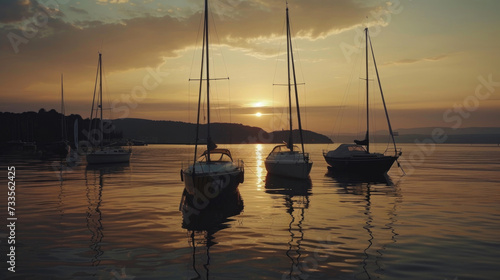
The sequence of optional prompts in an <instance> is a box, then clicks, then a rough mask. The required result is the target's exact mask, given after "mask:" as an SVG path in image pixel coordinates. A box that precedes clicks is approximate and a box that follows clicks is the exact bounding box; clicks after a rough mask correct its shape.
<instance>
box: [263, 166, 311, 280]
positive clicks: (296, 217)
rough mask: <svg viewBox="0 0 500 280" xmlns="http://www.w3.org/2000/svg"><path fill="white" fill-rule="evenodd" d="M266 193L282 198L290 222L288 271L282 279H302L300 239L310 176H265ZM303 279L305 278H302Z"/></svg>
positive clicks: (307, 206)
mask: <svg viewBox="0 0 500 280" xmlns="http://www.w3.org/2000/svg"><path fill="white" fill-rule="evenodd" d="M265 187H266V193H269V194H278V195H280V196H273V198H280V197H282V198H284V200H285V203H284V205H285V207H286V209H287V211H286V212H287V213H288V214H289V215H290V223H289V224H288V232H289V233H290V241H288V250H287V251H286V256H287V257H288V258H289V259H290V262H291V263H290V272H289V273H285V274H284V275H283V277H282V279H303V278H301V277H302V276H304V275H307V274H304V273H305V272H304V271H303V270H304V269H307V265H304V264H303V263H302V262H303V259H301V256H302V253H303V249H302V241H303V240H304V231H303V226H302V225H303V223H304V218H305V210H306V209H308V208H309V202H310V200H309V196H310V195H312V193H311V188H312V182H311V179H310V178H307V179H302V180H297V179H290V178H285V177H281V176H273V175H271V174H268V175H267V176H266V186H265ZM304 279H305V278H304Z"/></svg>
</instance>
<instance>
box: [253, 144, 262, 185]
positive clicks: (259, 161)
mask: <svg viewBox="0 0 500 280" xmlns="http://www.w3.org/2000/svg"><path fill="white" fill-rule="evenodd" d="M263 163H264V161H263V160H262V144H257V145H255V166H256V168H255V169H256V175H257V189H258V190H261V189H262V185H263V182H264V180H263V179H262V176H263V174H264V168H263V167H262V166H263Z"/></svg>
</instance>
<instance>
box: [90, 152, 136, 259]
mask: <svg viewBox="0 0 500 280" xmlns="http://www.w3.org/2000/svg"><path fill="white" fill-rule="evenodd" d="M128 166H129V163H128V162H127V163H118V164H106V165H88V166H87V168H86V169H85V185H86V186H87V193H86V196H87V200H88V207H87V213H86V214H87V217H86V218H87V228H88V229H89V231H90V232H91V234H92V235H91V237H90V245H89V248H90V249H91V250H92V254H93V256H92V259H91V261H90V262H91V264H92V266H98V265H99V264H100V263H101V256H102V255H103V254H104V251H103V250H102V249H101V243H102V240H103V238H104V227H103V223H102V220H103V219H102V213H101V210H100V207H101V204H102V200H103V197H102V191H103V188H104V178H105V176H104V175H107V174H112V173H120V172H123V171H124V170H125V168H126V167H128Z"/></svg>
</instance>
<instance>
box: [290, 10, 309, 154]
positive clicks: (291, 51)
mask: <svg viewBox="0 0 500 280" xmlns="http://www.w3.org/2000/svg"><path fill="white" fill-rule="evenodd" d="M286 20H287V23H288V21H289V20H288V4H287V7H286ZM287 26H288V28H287V29H288V32H287V33H288V34H289V36H288V37H289V38H290V39H289V40H290V59H291V61H292V72H293V86H294V89H295V103H296V105H297V120H298V124H299V134H300V144H301V147H302V155H303V156H304V158H305V151H304V138H303V136H302V123H301V121H300V107H299V93H298V91H297V76H296V75H295V62H294V59H293V48H292V34H291V31H290V26H289V25H288V24H287ZM288 75H290V70H288ZM288 81H289V82H288V87H289V90H290V78H289V79H288ZM289 94H290V93H289ZM291 110H292V108H291V106H290V120H291V119H292V117H291ZM291 135H292V128H291V126H290V136H291ZM292 146H293V145H292Z"/></svg>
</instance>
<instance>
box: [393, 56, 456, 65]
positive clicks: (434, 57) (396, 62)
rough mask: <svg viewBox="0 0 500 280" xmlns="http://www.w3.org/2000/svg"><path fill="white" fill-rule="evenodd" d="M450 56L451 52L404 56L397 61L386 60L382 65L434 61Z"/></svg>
mask: <svg viewBox="0 0 500 280" xmlns="http://www.w3.org/2000/svg"><path fill="white" fill-rule="evenodd" d="M450 56H452V54H441V55H436V56H431V57H423V58H405V59H401V60H398V61H392V62H387V63H384V64H383V65H402V64H403V65H404V64H413V63H419V62H426V61H427V62H435V61H440V60H444V59H447V58H449V57H450Z"/></svg>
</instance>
